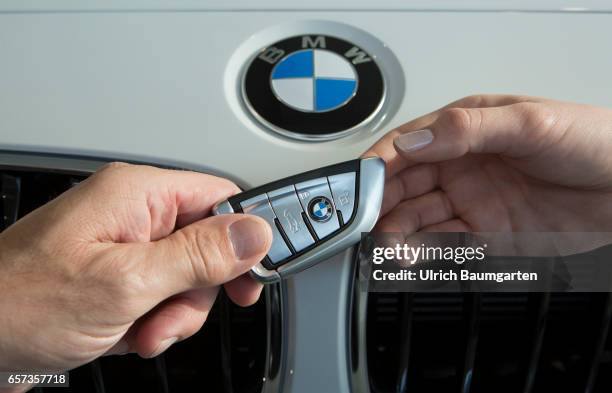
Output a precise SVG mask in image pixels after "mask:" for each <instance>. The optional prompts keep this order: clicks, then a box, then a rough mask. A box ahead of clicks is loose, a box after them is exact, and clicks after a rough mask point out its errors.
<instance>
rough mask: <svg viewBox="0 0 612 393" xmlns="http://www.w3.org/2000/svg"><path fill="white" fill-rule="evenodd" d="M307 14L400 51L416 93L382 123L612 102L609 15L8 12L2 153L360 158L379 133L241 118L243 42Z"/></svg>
mask: <svg viewBox="0 0 612 393" xmlns="http://www.w3.org/2000/svg"><path fill="white" fill-rule="evenodd" d="M309 18H310V19H312V18H324V19H328V20H338V21H341V22H345V23H348V24H352V25H354V26H359V27H360V28H362V29H364V30H366V31H368V32H370V33H371V34H373V35H374V36H375V37H378V38H380V39H381V40H383V41H384V42H386V43H387V45H388V47H389V48H390V49H391V50H392V51H393V52H394V53H395V54H396V55H397V57H398V58H399V60H400V62H401V65H402V67H403V69H404V71H405V78H406V93H405V98H404V100H403V102H402V104H401V108H400V109H399V112H398V113H397V115H396V116H394V117H393V118H390V119H387V120H388V125H387V126H385V130H388V129H390V128H391V127H393V126H396V125H399V124H401V123H403V122H405V121H407V120H409V119H411V118H413V117H415V116H417V115H420V114H423V113H426V112H429V111H431V110H433V109H435V108H436V107H439V106H441V105H444V104H446V103H447V102H449V101H451V100H454V99H456V98H458V97H461V96H464V95H468V94H472V93H477V92H509V93H527V94H533V95H540V96H549V97H555V98H557V99H566V100H574V101H582V102H587V103H593V104H599V105H608V106H612V95H611V94H610V91H612V74H611V73H610V70H611V69H612V52H610V51H609V50H606V48H608V46H609V37H610V36H612V23H610V22H611V18H610V16H608V15H604V14H597V15H593V14H589V15H587V14H545V13H537V14H516V13H500V14H496V15H492V14H487V13H425V12H419V13H410V12H393V13H386V14H375V15H371V14H369V13H364V12H354V13H350V12H342V13H325V14H319V13H296V14H292V13H283V12H281V13H258V14H256V15H254V14H252V13H238V12H232V13H222V12H218V13H167V14H166V13H109V14H95V13H94V14H61V13H60V14H4V15H0V37H2V38H0V53H1V54H2V62H1V63H0V70H1V71H0V149H25V150H34V151H51V152H76V153H80V154H94V155H97V156H107V155H108V156H112V157H116V158H121V157H133V158H142V159H145V160H150V161H154V162H158V161H161V162H169V163H179V164H180V163H184V164H186V165H191V164H193V165H200V166H201V165H205V166H209V167H210V168H211V169H213V170H216V171H222V172H225V173H230V174H232V175H233V176H235V177H237V178H239V179H243V180H245V181H246V182H248V183H249V184H251V185H257V184H261V183H264V182H266V181H270V180H273V179H276V178H279V177H281V176H284V175H289V174H293V173H298V172H301V171H303V170H305V169H309V168H315V167H319V166H321V165H324V164H328V163H333V162H338V161H342V160H345V159H348V158H353V157H355V156H356V155H358V154H360V153H361V152H362V151H364V150H365V149H366V148H367V147H368V146H369V145H371V144H372V143H373V142H374V141H375V140H376V139H378V138H379V137H380V136H381V135H382V132H379V133H377V134H374V135H371V136H369V137H365V138H364V137H363V136H361V138H349V139H342V140H337V141H332V142H325V143H317V144H304V143H297V142H291V141H288V140H282V139H278V138H276V137H273V136H272V135H271V134H269V133H266V132H263V131H261V129H260V128H258V127H257V125H256V123H255V122H252V121H250V119H249V117H248V116H247V115H246V114H244V111H243V109H242V108H241V107H240V106H239V104H238V101H237V99H236V97H237V95H236V96H235V97H232V93H235V90H234V89H236V85H235V84H234V83H235V80H231V81H230V82H231V83H232V85H231V87H230V88H229V89H228V86H224V74H225V73H226V71H227V72H230V71H229V69H228V70H226V67H228V62H229V60H230V58H231V57H232V55H233V54H234V51H236V50H237V49H236V48H237V47H239V46H240V45H241V44H242V43H243V42H244V41H245V40H247V39H249V38H251V37H253V36H254V34H255V33H257V32H258V31H261V30H263V29H265V28H267V27H269V26H273V25H274V24H275V23H278V22H279V21H283V23H289V24H290V23H292V21H300V20H304V19H309ZM228 26H231V28H228ZM436 26H438V27H436ZM424 32H427V34H425V33H424ZM219 37H223V39H222V40H221V39H218V38H219ZM253 50H256V48H254V49H253ZM235 66H237V65H235ZM394 83H395V82H394ZM224 97H225V98H224ZM395 101H398V100H395ZM381 131H384V130H381ZM237 157H240V159H237Z"/></svg>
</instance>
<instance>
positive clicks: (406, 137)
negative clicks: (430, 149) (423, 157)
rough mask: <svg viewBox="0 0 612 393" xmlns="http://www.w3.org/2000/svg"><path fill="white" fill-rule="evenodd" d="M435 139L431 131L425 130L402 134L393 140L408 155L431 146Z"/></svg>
mask: <svg viewBox="0 0 612 393" xmlns="http://www.w3.org/2000/svg"><path fill="white" fill-rule="evenodd" d="M433 139H434V135H433V133H432V132H431V130H428V129H424V130H418V131H412V132H408V133H406V134H402V135H400V136H398V137H397V138H395V139H394V140H393V143H394V144H395V146H396V147H397V148H398V149H399V150H401V151H403V152H406V153H410V152H412V151H417V150H420V149H422V148H424V147H425V146H427V145H429V144H430V143H431V142H432V141H433Z"/></svg>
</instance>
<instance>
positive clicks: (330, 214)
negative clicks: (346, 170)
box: [295, 177, 340, 239]
mask: <svg viewBox="0 0 612 393" xmlns="http://www.w3.org/2000/svg"><path fill="white" fill-rule="evenodd" d="M295 189H296V191H297V195H298V199H299V200H300V203H301V204H302V208H303V209H304V211H305V212H306V216H307V217H308V221H309V222H310V224H311V225H312V228H313V229H314V231H315V233H316V234H317V236H318V237H319V239H323V238H324V237H326V236H328V235H330V234H331V233H333V232H334V231H336V230H338V229H340V223H339V221H338V215H337V214H336V208H335V207H334V204H333V198H332V194H331V191H330V189H329V184H328V183H327V178H326V177H320V178H317V179H313V180H308V181H305V182H302V183H298V184H296V185H295Z"/></svg>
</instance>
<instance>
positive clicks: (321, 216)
mask: <svg viewBox="0 0 612 393" xmlns="http://www.w3.org/2000/svg"><path fill="white" fill-rule="evenodd" d="M308 214H309V215H310V217H311V218H312V219H313V220H315V221H319V222H325V221H328V220H329V219H330V218H331V217H332V215H333V214H334V206H333V205H332V203H331V201H330V200H329V199H327V198H325V197H323V196H321V197H316V198H314V199H313V200H312V201H310V203H309V204H308Z"/></svg>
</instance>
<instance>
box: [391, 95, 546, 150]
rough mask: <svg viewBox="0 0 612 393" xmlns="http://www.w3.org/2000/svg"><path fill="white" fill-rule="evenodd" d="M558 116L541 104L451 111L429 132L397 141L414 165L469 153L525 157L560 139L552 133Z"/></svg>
mask: <svg viewBox="0 0 612 393" xmlns="http://www.w3.org/2000/svg"><path fill="white" fill-rule="evenodd" d="M557 120H558V115H557V114H556V113H554V112H552V111H551V110H550V109H548V108H547V107H545V106H542V105H540V104H537V103H520V104H513V105H508V106H503V107H493V108H451V109H446V110H444V111H442V112H441V114H440V116H439V117H438V118H437V119H436V121H435V122H434V123H433V124H432V125H431V126H430V127H429V128H427V129H422V130H417V131H412V132H409V133H407V134H403V135H401V136H400V137H398V138H396V139H395V140H394V145H395V149H396V150H397V152H398V153H399V154H401V155H402V156H404V157H406V158H407V159H408V160H410V161H414V162H440V161H444V160H450V159H454V158H458V157H461V156H463V155H465V154H467V153H468V152H469V153H496V154H503V155H505V156H508V157H524V156H529V155H530V154H533V153H534V152H537V151H540V150H541V149H543V148H545V147H547V146H550V145H551V144H552V143H555V142H556V141H557V140H558V137H557V136H555V135H552V134H551V132H550V131H551V130H552V129H553V126H554V124H555V122H556V121H557Z"/></svg>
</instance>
